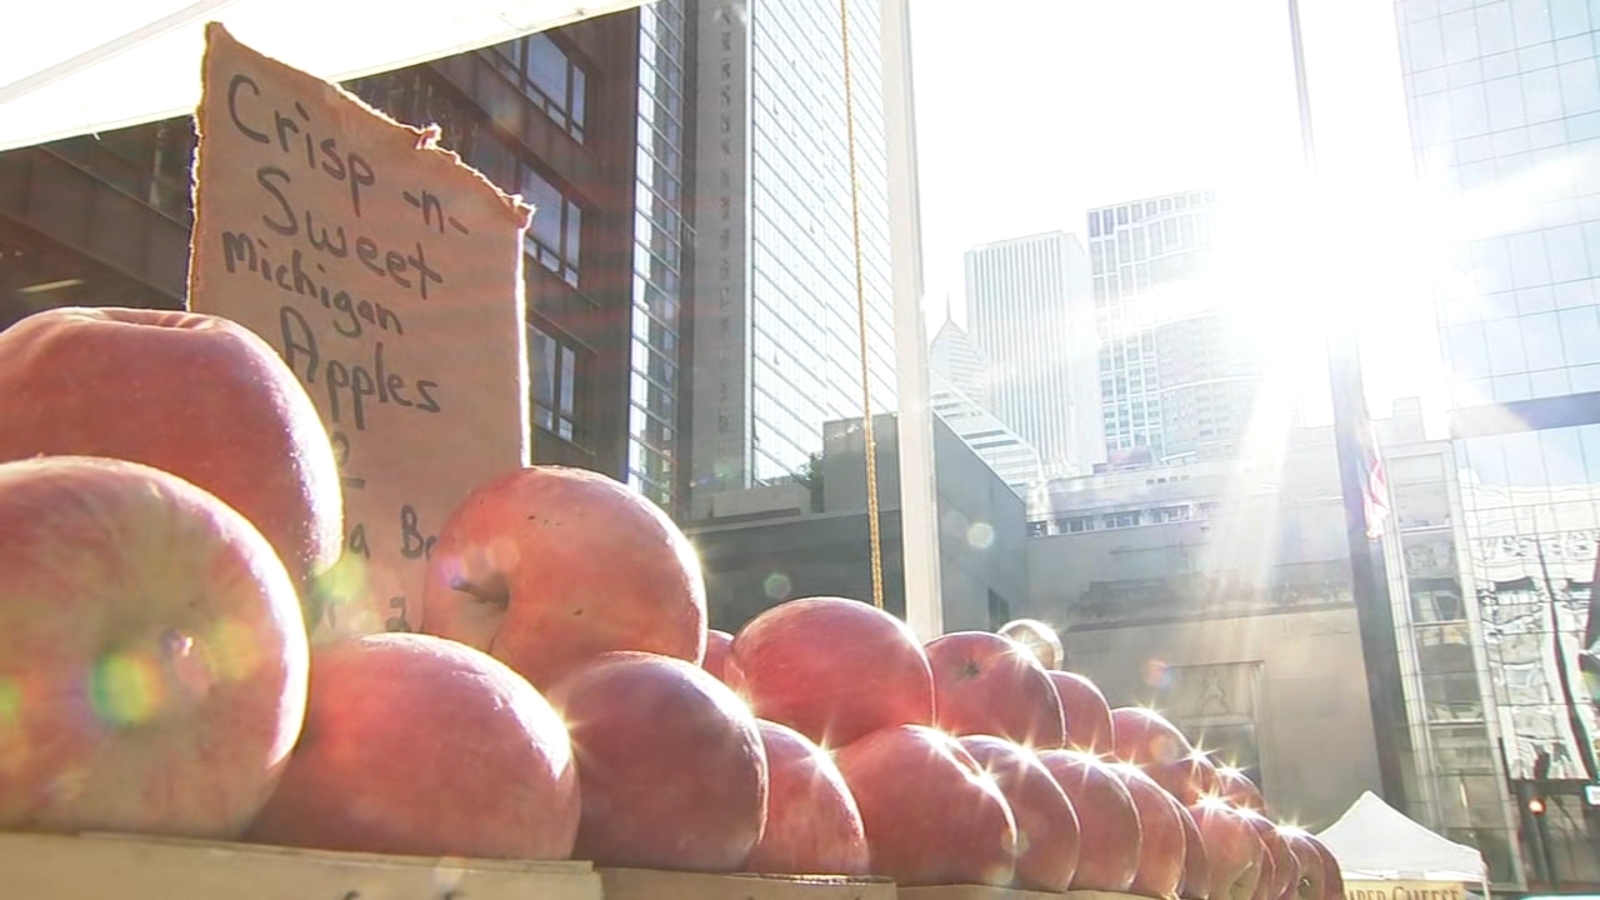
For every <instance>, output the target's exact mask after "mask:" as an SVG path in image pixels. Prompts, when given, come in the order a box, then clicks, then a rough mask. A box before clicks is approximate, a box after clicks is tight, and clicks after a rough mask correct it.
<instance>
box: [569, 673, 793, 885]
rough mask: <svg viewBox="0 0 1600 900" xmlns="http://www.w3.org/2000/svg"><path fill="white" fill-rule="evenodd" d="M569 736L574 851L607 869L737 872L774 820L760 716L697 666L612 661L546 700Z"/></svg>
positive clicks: (574, 678) (573, 679)
mask: <svg viewBox="0 0 1600 900" xmlns="http://www.w3.org/2000/svg"><path fill="white" fill-rule="evenodd" d="M549 697H550V702H551V703H552V704H554V705H555V707H556V710H557V711H558V712H559V713H560V714H561V717H562V719H563V720H564V721H565V722H566V723H567V728H568V731H569V733H570V734H571V736H572V745H573V750H574V751H575V753H576V755H577V760H578V782H579V784H580V785H581V786H582V791H581V794H582V799H583V817H582V820H581V822H580V823H579V825H578V844H577V848H576V850H575V851H574V855H575V856H577V857H578V858H580V859H587V860H592V861H593V862H595V863H597V864H600V865H607V866H631V867H636V868H657V869H679V870H685V871H696V870H698V871H709V872H728V871H732V870H734V869H737V868H739V867H740V866H742V865H744V862H745V859H746V858H747V857H748V856H749V855H750V851H751V849H753V848H754V847H755V845H756V841H758V840H759V839H760V838H761V829H762V823H763V822H764V821H765V819H766V814H767V759H766V754H765V753H764V752H763V750H762V746H761V731H760V729H759V728H758V726H757V725H756V720H755V717H754V716H752V715H751V714H750V710H749V709H748V708H746V707H745V705H744V703H742V702H741V701H740V700H739V698H738V697H736V696H734V694H733V692H732V691H730V690H729V689H728V688H727V686H726V685H724V684H723V683H722V682H720V681H718V680H717V679H716V678H714V677H713V676H712V675H711V674H710V673H708V672H706V671H705V670H704V669H701V668H700V667H699V666H697V665H693V664H691V663H688V662H685V661H683V660H680V659H673V658H670V657H665V656H657V655H655V654H651V653H634V652H616V653H607V654H603V655H601V656H599V657H597V658H596V659H594V660H591V661H590V662H589V663H588V664H587V665H585V666H583V667H581V668H579V669H577V670H575V671H573V672H571V673H569V674H568V675H567V676H566V677H565V678H563V679H561V680H560V681H558V682H556V684H555V685H554V686H553V687H552V688H551V689H550V692H549Z"/></svg>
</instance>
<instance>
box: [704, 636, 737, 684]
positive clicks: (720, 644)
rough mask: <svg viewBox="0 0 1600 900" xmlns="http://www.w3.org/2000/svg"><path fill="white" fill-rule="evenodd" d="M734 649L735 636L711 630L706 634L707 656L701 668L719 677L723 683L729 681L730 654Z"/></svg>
mask: <svg viewBox="0 0 1600 900" xmlns="http://www.w3.org/2000/svg"><path fill="white" fill-rule="evenodd" d="M732 649H733V635H731V634H729V633H728V632H726V631H718V630H716V629H711V630H710V631H707V632H706V656H705V659H703V660H701V661H700V667H701V668H702V669H705V670H706V671H707V672H710V673H711V674H713V675H715V676H717V680H718V681H721V682H723V683H727V681H728V675H727V671H728V653H729V651H731V650H732Z"/></svg>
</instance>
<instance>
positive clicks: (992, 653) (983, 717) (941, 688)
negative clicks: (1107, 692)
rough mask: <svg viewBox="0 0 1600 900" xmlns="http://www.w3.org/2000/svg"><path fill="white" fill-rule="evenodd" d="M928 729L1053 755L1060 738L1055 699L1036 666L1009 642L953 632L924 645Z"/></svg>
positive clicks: (1058, 701)
mask: <svg viewBox="0 0 1600 900" xmlns="http://www.w3.org/2000/svg"><path fill="white" fill-rule="evenodd" d="M924 649H925V650H926V651H927V653H928V664H929V666H931V667H932V669H933V709H934V724H935V725H937V726H938V727H939V729H940V730H942V731H944V732H945V733H947V734H953V735H957V736H960V735H966V734H988V735H994V736H996V737H1002V738H1005V739H1007V740H1011V741H1016V742H1017V743H1019V744H1022V745H1024V746H1027V747H1037V748H1040V749H1049V750H1053V749H1055V748H1057V747H1060V746H1061V742H1062V740H1063V739H1064V738H1065V737H1066V726H1065V724H1064V723H1063V722H1062V717H1061V698H1060V697H1058V696H1056V688H1055V685H1054V684H1052V683H1051V682H1050V675H1049V673H1048V672H1046V670H1045V668H1044V666H1042V665H1040V664H1039V660H1038V659H1037V658H1036V657H1034V655H1033V654H1032V653H1031V652H1029V651H1028V649H1027V648H1026V647H1024V646H1022V645H1021V644H1019V643H1017V642H1016V641H1013V640H1011V639H1010V638H1003V637H1001V636H1000V635H998V634H992V633H990V632H987V631H957V632H953V633H951V634H946V635H941V636H939V637H936V638H934V639H933V640H931V641H929V642H928V643H927V646H926V647H925V648H924Z"/></svg>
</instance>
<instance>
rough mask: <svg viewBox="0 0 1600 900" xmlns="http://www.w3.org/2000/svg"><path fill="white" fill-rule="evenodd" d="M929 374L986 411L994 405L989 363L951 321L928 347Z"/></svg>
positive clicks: (959, 327) (961, 330) (943, 326)
mask: <svg viewBox="0 0 1600 900" xmlns="http://www.w3.org/2000/svg"><path fill="white" fill-rule="evenodd" d="M928 370H929V371H930V372H933V373H934V374H936V375H938V376H939V377H941V378H943V379H944V380H945V381H946V382H948V383H949V384H950V386H951V387H952V388H955V389H956V390H958V391H960V392H961V393H963V394H965V395H966V396H967V397H968V398H969V399H970V400H972V401H973V402H974V403H976V404H978V405H979V406H981V407H983V408H984V409H988V408H989V406H990V404H991V403H993V402H994V397H993V396H992V395H991V394H990V391H989V361H988V360H987V359H985V358H984V356H983V353H982V351H980V350H979V349H978V348H977V346H976V345H974V344H973V343H972V336H971V335H969V334H967V331H966V329H964V328H962V327H961V326H960V325H957V324H956V323H955V322H953V321H951V320H949V319H946V320H945V323H944V324H943V325H941V326H939V331H938V333H937V334H935V335H934V336H933V341H932V343H930V344H929V345H928Z"/></svg>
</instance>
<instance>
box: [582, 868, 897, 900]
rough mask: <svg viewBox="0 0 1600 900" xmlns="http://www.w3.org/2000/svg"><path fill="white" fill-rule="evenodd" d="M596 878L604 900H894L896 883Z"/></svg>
mask: <svg viewBox="0 0 1600 900" xmlns="http://www.w3.org/2000/svg"><path fill="white" fill-rule="evenodd" d="M599 872H600V882H601V890H602V891H603V893H604V895H605V900H895V888H894V882H892V881H889V880H888V879H885V878H845V877H842V876H820V875H806V876H790V875H747V874H740V875H705V874H700V873H697V872H662V871H657V870H654V869H613V868H602V869H600V870H599Z"/></svg>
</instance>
